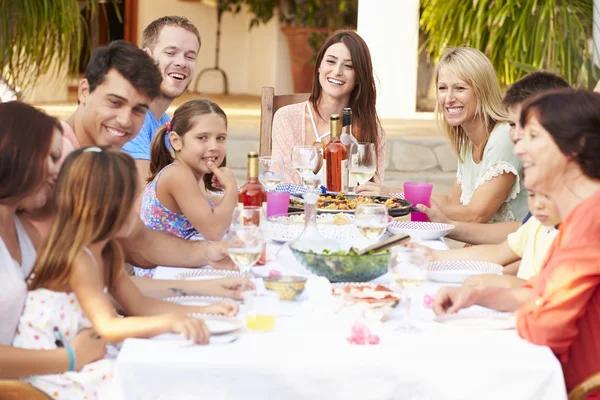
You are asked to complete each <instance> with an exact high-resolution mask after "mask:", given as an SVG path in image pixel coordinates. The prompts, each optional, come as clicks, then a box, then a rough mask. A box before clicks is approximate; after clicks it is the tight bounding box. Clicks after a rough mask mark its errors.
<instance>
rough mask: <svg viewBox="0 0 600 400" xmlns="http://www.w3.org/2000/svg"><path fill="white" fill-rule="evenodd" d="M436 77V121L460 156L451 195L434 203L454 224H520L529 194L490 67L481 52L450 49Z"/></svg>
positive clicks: (368, 187) (369, 189) (375, 190)
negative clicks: (517, 222) (455, 222)
mask: <svg viewBox="0 0 600 400" xmlns="http://www.w3.org/2000/svg"><path fill="white" fill-rule="evenodd" d="M435 77H436V85H437V104H436V117H437V121H438V125H441V127H442V129H443V130H444V133H445V134H446V136H447V137H448V138H449V140H450V143H451V145H452V147H453V149H454V151H455V152H456V155H457V156H458V171H457V175H456V180H455V181H454V186H453V188H452V192H451V193H450V194H449V195H434V196H433V197H432V202H435V203H437V205H438V206H439V208H440V209H441V211H442V212H443V213H444V214H446V215H447V216H448V217H449V218H451V219H453V220H456V221H472V222H506V221H520V220H521V219H523V217H525V214H527V193H526V191H525V190H524V187H523V183H522V181H521V179H520V177H519V174H520V170H521V163H520V161H519V158H518V157H516V156H514V155H513V143H512V142H511V139H510V136H509V125H508V124H507V123H506V110H505V109H504V107H503V106H502V91H501V89H500V85H499V84H498V80H497V79H496V74H495V71H494V67H493V66H492V63H491V62H490V60H489V59H488V58H487V57H486V56H485V55H484V54H483V53H482V52H480V51H479V50H476V49H473V48H470V47H458V48H449V49H447V50H446V51H445V52H444V54H443V55H442V57H441V59H440V61H439V63H438V65H437V66H436V69H435ZM394 191H398V190H395V189H393V188H386V187H383V186H378V185H374V184H372V183H367V184H365V185H362V186H359V187H358V188H357V192H359V193H362V194H382V193H383V194H387V193H390V192H394ZM400 191H401V190H400Z"/></svg>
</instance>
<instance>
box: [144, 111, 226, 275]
mask: <svg viewBox="0 0 600 400" xmlns="http://www.w3.org/2000/svg"><path fill="white" fill-rule="evenodd" d="M167 141H168V142H169V143H170V145H171V148H172V153H171V151H170V150H169V148H168V147H167ZM226 143H227V116H226V115H225V112H223V110H222V109H221V107H219V106H218V105H217V104H215V103H213V102H212V101H210V100H203V99H196V100H190V101H188V102H186V103H184V104H182V105H181V106H179V108H178V109H177V110H175V114H174V115H173V119H172V120H171V121H170V122H167V123H166V124H165V126H163V127H162V128H160V129H159V130H158V132H157V134H156V135H155V136H154V139H153V140H152V147H151V154H150V158H151V160H150V172H151V176H150V178H149V179H148V183H149V185H148V186H147V187H146V190H145V192H144V197H143V200H142V209H141V218H142V220H143V221H144V223H145V224H146V226H147V227H148V228H150V229H153V230H157V231H163V232H167V233H170V234H172V235H176V236H179V237H181V238H184V239H190V238H192V237H194V239H206V240H221V239H222V238H223V235H225V232H227V229H228V228H229V225H230V224H231V218H232V215H233V209H234V208H235V206H236V205H237V199H238V197H237V196H238V193H237V182H236V180H235V177H234V175H233V172H232V171H231V170H230V169H228V168H219V167H220V166H223V165H225V155H226ZM172 154H174V157H173V156H172ZM216 184H218V188H217V187H216V186H215V185H216ZM221 188H223V189H225V192H224V194H223V196H213V197H212V198H210V199H209V198H208V197H210V196H208V195H207V193H206V190H208V191H215V190H220V189H221ZM135 273H136V275H138V276H148V277H152V276H153V275H154V270H153V269H144V268H135Z"/></svg>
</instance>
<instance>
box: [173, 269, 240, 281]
mask: <svg viewBox="0 0 600 400" xmlns="http://www.w3.org/2000/svg"><path fill="white" fill-rule="evenodd" d="M236 277H242V273H241V272H240V271H224V270H218V269H194V270H191V271H188V272H181V273H179V274H177V275H175V278H177V279H183V280H195V281H199V280H206V279H220V278H236Z"/></svg>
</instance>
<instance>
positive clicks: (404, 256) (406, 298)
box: [388, 246, 428, 316]
mask: <svg viewBox="0 0 600 400" xmlns="http://www.w3.org/2000/svg"><path fill="white" fill-rule="evenodd" d="M427 265H428V261H427V254H426V253H425V250H423V249H420V248H409V247H404V246H396V247H393V248H392V252H391V254H390V260H389V262H388V272H389V274H390V278H391V279H392V281H393V282H394V284H395V286H396V290H398V291H400V293H402V297H403V299H402V301H403V302H404V308H405V310H406V315H407V316H409V315H410V310H411V303H412V299H413V295H414V291H415V290H416V289H417V288H418V287H420V286H421V285H422V284H423V282H424V281H425V280H426V279H427Z"/></svg>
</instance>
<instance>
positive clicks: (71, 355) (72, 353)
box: [65, 346, 75, 371]
mask: <svg viewBox="0 0 600 400" xmlns="http://www.w3.org/2000/svg"><path fill="white" fill-rule="evenodd" d="M65 350H67V354H68V355H69V371H75V351H74V350H73V348H72V347H71V346H67V347H65Z"/></svg>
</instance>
